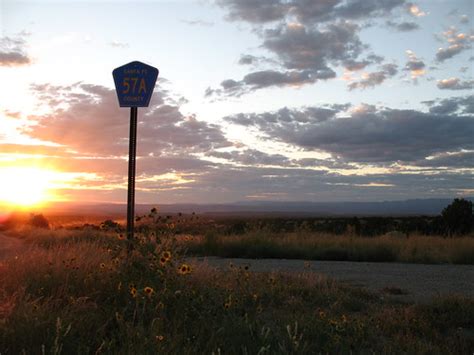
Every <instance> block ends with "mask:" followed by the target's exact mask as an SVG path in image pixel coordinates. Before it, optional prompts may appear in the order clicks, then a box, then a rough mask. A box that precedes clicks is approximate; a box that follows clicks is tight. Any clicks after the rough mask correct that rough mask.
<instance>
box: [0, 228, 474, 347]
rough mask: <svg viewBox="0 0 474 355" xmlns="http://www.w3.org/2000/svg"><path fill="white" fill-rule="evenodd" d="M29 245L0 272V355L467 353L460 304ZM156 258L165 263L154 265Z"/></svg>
mask: <svg viewBox="0 0 474 355" xmlns="http://www.w3.org/2000/svg"><path fill="white" fill-rule="evenodd" d="M34 235H35V232H34V231H30V234H29V235H25V238H26V240H28V241H29V243H30V249H29V250H28V251H27V252H26V253H24V254H22V255H20V256H19V257H18V258H12V259H9V260H7V261H4V262H3V263H2V264H1V266H0V351H1V352H2V353H5V354H17V353H22V352H24V353H53V354H61V353H62V354H70V353H71V354H74V353H114V354H129V353H136V354H156V353H165V354H196V353H207V354H211V353H215V354H217V353H231V354H238V353H242V354H249V353H252V354H253V353H255V354H257V353H259V354H267V353H268V354H314V353H350V352H363V353H400V352H402V353H434V354H436V353H439V354H450V353H453V354H454V353H456V354H457V353H469V352H470V351H471V350H472V349H473V348H474V340H473V339H472V337H470V335H469V334H471V332H472V330H473V329H474V322H473V319H474V301H473V300H472V299H467V298H446V299H439V300H437V301H435V302H434V303H432V304H429V305H424V306H418V305H410V304H408V305H405V304H397V303H390V302H391V301H387V300H382V299H381V298H380V297H379V295H376V294H371V293H368V292H365V291H362V290H359V289H356V288H349V287H346V286H342V285H339V284H338V283H336V282H334V281H332V280H329V279H327V278H325V277H322V276H320V275H317V274H314V273H311V272H306V273H302V274H299V275H288V274H282V273H272V274H267V273H252V272H251V270H246V269H245V268H237V267H235V266H229V269H228V270H226V271H217V270H215V269H212V268H210V267H209V266H206V265H200V266H199V265H191V272H189V271H187V270H188V269H187V268H185V269H184V270H186V272H181V271H180V270H182V268H181V267H182V266H183V265H182V261H181V259H180V251H179V247H178V246H177V245H176V244H174V242H173V241H172V238H170V239H169V240H168V241H167V242H166V243H162V242H160V240H156V239H155V238H154V237H149V236H141V238H140V239H138V240H136V241H135V244H134V246H135V249H134V252H133V253H132V255H131V256H130V258H129V259H127V258H126V257H125V255H126V253H125V252H124V247H125V241H123V240H119V239H118V238H117V236H115V235H110V234H102V235H100V236H94V235H88V234H87V233H84V232H71V233H69V232H67V233H66V232H63V231H61V232H59V234H58V233H56V232H41V233H38V238H39V239H38V240H34ZM289 238H290V239H289V240H291V237H289ZM51 240H55V241H54V242H52V241H51ZM282 240H284V239H282ZM165 251H169V252H170V254H171V255H169V256H168V255H167V254H165V253H164V252H165ZM164 256H166V257H169V259H167V260H166V261H165V262H162V260H161V258H162V257H164ZM440 315H441V317H440Z"/></svg>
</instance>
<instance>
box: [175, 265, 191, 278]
mask: <svg viewBox="0 0 474 355" xmlns="http://www.w3.org/2000/svg"><path fill="white" fill-rule="evenodd" d="M178 272H179V273H180V274H181V275H186V274H189V273H190V272H191V267H190V266H189V265H188V264H182V265H181V266H180V267H179V268H178Z"/></svg>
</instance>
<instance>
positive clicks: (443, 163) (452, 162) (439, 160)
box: [413, 151, 474, 168]
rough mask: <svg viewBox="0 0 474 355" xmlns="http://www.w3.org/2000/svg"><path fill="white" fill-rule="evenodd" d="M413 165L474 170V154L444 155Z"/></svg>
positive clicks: (419, 161)
mask: <svg viewBox="0 0 474 355" xmlns="http://www.w3.org/2000/svg"><path fill="white" fill-rule="evenodd" d="M413 164H414V165H416V166H425V167H434V168H440V167H446V168H451V167H452V168H464V167H467V168H472V167H474V152H463V151H461V152H456V153H444V154H439V155H437V156H435V157H432V158H430V159H423V160H418V161H416V162H414V163H413Z"/></svg>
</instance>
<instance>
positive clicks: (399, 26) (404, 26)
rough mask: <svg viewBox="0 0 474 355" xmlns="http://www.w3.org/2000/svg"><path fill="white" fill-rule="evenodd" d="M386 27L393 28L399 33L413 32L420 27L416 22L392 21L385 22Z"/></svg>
mask: <svg viewBox="0 0 474 355" xmlns="http://www.w3.org/2000/svg"><path fill="white" fill-rule="evenodd" d="M385 23H386V24H387V26H388V27H390V28H393V29H395V30H397V31H400V32H409V31H415V30H417V29H419V28H420V26H419V25H418V24H417V23H416V22H412V21H403V22H394V21H390V20H389V21H387V22H385Z"/></svg>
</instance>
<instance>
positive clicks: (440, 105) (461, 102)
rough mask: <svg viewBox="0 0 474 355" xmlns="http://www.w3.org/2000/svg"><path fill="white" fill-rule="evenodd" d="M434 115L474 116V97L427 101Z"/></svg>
mask: <svg viewBox="0 0 474 355" xmlns="http://www.w3.org/2000/svg"><path fill="white" fill-rule="evenodd" d="M423 103H424V104H426V105H428V106H429V107H430V109H429V111H430V113H433V114H441V115H444V114H467V115H469V114H474V95H470V96H465V97H451V98H447V99H442V100H433V101H425V102H423Z"/></svg>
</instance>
